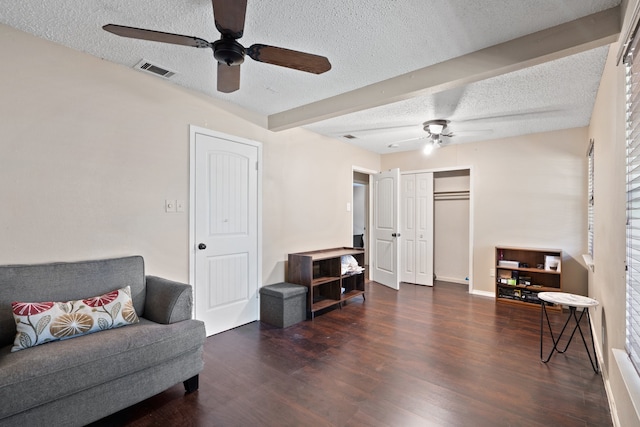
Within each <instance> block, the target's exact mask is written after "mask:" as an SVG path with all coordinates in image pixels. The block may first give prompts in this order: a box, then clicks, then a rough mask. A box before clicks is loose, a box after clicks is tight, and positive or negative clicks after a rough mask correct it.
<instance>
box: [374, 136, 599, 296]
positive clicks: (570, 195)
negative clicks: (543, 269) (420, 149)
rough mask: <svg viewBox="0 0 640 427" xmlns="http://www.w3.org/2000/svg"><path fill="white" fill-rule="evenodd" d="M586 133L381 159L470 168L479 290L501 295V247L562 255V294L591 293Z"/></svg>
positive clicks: (408, 167)
mask: <svg viewBox="0 0 640 427" xmlns="http://www.w3.org/2000/svg"><path fill="white" fill-rule="evenodd" d="M588 142H589V138H588V135H587V129H586V128H580V129H568V130H562V131H556V132H547V133H540V134H534V135H526V136H522V137H514V138H505V139H500V140H490V141H485V142H480V143H474V144H458V145H450V146H445V147H442V148H440V149H439V150H437V151H435V152H434V153H433V154H432V155H431V156H429V157H427V156H422V155H416V154H415V153H413V152H406V153H395V154H389V155H383V156H382V170H386V169H390V168H395V167H399V168H400V170H401V171H415V170H428V169H432V170H435V169H441V168H451V169H453V168H459V167H467V166H469V167H471V183H472V186H471V193H472V201H473V205H472V218H473V219H472V224H471V226H472V227H473V259H472V262H473V275H472V277H473V283H472V287H473V290H474V291H480V292H491V293H493V292H494V291H495V284H494V278H493V277H491V276H490V274H489V272H490V270H492V269H493V268H494V267H495V266H494V263H495V255H494V254H495V251H494V248H495V246H496V245H509V246H525V247H543V248H560V249H562V250H563V251H564V260H563V264H562V267H563V289H565V290H566V291H568V292H574V293H579V294H583V295H584V294H586V293H587V272H586V268H585V267H584V266H583V265H582V263H581V261H582V253H583V252H584V250H585V247H586V234H585V230H586V204H587V199H586V173H587V162H586V155H585V153H586V150H587V146H588Z"/></svg>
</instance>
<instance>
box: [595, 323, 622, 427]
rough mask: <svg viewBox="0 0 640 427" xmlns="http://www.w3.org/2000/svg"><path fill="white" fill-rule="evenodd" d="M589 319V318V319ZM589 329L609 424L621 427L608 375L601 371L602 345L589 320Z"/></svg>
mask: <svg viewBox="0 0 640 427" xmlns="http://www.w3.org/2000/svg"><path fill="white" fill-rule="evenodd" d="M589 319H591V318H589ZM589 328H590V329H591V336H592V337H593V344H594V346H595V348H596V354H595V357H596V358H597V359H598V366H600V375H602V382H603V383H604V391H605V393H606V394H607V402H609V413H610V414H611V422H612V423H613V427H622V426H621V425H620V420H619V419H618V411H617V409H616V402H615V399H614V397H613V392H612V390H611V383H610V382H609V374H608V372H607V370H606V369H603V366H604V365H603V364H602V361H603V360H604V357H603V355H602V345H601V344H600V341H598V336H597V335H596V334H594V333H593V331H594V328H593V320H591V322H590V324H589Z"/></svg>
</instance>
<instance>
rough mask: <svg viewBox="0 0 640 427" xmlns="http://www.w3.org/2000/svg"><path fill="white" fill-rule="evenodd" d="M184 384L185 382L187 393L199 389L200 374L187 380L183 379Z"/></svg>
mask: <svg viewBox="0 0 640 427" xmlns="http://www.w3.org/2000/svg"><path fill="white" fill-rule="evenodd" d="M183 384H184V390H185V392H186V393H187V394H189V393H193V392H194V391H196V390H197V389H198V376H197V375H196V376H194V377H191V378H189V379H188V380H186V381H183Z"/></svg>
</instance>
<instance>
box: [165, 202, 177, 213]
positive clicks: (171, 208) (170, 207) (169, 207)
mask: <svg viewBox="0 0 640 427" xmlns="http://www.w3.org/2000/svg"><path fill="white" fill-rule="evenodd" d="M164 211H165V212H167V213H174V212H176V201H175V200H165V201H164Z"/></svg>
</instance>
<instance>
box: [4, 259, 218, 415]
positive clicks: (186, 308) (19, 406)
mask: <svg viewBox="0 0 640 427" xmlns="http://www.w3.org/2000/svg"><path fill="white" fill-rule="evenodd" d="M127 285H129V286H130V287H131V296H132V299H133V305H134V307H135V310H136V313H137V314H138V317H139V318H140V322H139V323H135V324H133V325H128V326H124V327H120V328H117V329H110V330H105V331H101V332H97V333H93V334H89V335H84V336H80V337H77V338H72V339H68V340H64V341H55V342H50V343H47V344H43V345H38V346H36V347H32V348H28V349H25V350H21V351H16V352H13V353H12V352H11V347H12V344H13V341H14V338H15V334H16V325H15V321H14V319H13V315H12V310H11V302H12V301H24V302H36V301H69V300H74V299H82V298H89V297H92V296H96V295H101V294H103V293H106V292H109V291H112V290H114V289H118V288H121V287H124V286H127ZM191 307H192V293H191V287H190V286H189V285H185V284H182V283H177V282H172V281H169V280H165V279H161V278H158V277H153V276H145V271H144V262H143V259H142V257H139V256H132V257H126V258H117V259H106V260H95V261H82V262H73V263H54V264H39V265H13V266H0V426H5V425H20V426H37V425H47V426H74V425H85V424H88V423H90V422H92V421H95V420H98V419H100V418H103V417H105V416H107V415H109V414H112V413H114V412H117V411H119V410H121V409H123V408H126V407H128V406H130V405H132V404H135V403H137V402H140V401H142V400H144V399H147V398H149V397H151V396H153V395H155V394H157V393H160V392H162V391H164V390H166V389H167V388H169V387H172V386H174V385H176V384H179V383H180V382H184V386H185V389H186V391H187V392H191V391H195V390H196V389H197V388H198V373H199V372H200V371H201V370H202V368H203V360H202V350H203V344H204V341H205V336H206V333H205V328H204V324H203V323H202V322H201V321H198V320H193V319H191Z"/></svg>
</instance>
